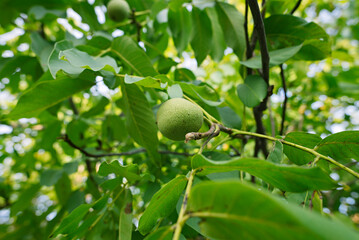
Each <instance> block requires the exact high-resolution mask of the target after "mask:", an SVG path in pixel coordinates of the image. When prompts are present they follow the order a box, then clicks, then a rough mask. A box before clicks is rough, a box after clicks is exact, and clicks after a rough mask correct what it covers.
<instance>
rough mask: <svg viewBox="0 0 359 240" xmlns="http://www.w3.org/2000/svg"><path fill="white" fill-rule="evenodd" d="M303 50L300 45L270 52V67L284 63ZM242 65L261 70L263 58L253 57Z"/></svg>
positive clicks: (242, 62)
mask: <svg viewBox="0 0 359 240" xmlns="http://www.w3.org/2000/svg"><path fill="white" fill-rule="evenodd" d="M301 48H302V45H298V46H294V47H287V48H282V49H278V50H273V51H270V52H269V59H270V60H269V66H270V67H273V66H276V65H279V64H281V63H284V62H285V61H287V60H288V59H290V58H291V57H293V56H294V55H295V54H296V53H298V52H299V50H300V49H301ZM240 63H241V64H243V65H244V66H246V67H249V68H254V69H259V68H262V57H261V55H258V56H255V57H252V58H251V59H248V60H247V61H241V62H240Z"/></svg>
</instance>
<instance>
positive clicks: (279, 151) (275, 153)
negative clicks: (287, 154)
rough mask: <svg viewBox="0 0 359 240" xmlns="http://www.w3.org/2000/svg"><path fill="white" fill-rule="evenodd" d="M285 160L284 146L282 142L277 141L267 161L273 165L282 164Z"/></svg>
mask: <svg viewBox="0 0 359 240" xmlns="http://www.w3.org/2000/svg"><path fill="white" fill-rule="evenodd" d="M282 160H283V144H282V143H281V142H280V141H275V143H274V147H273V149H272V150H271V152H270V153H269V155H268V157H267V161H270V162H273V163H281V162H282Z"/></svg>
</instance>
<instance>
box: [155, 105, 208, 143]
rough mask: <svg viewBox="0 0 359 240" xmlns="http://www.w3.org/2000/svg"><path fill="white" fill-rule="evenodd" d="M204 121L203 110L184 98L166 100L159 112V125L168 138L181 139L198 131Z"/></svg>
mask: <svg viewBox="0 0 359 240" xmlns="http://www.w3.org/2000/svg"><path fill="white" fill-rule="evenodd" d="M202 123H203V113H202V110H201V109H200V108H199V107H198V106H197V105H195V104H193V103H191V102H190V101H188V100H185V99H183V98H172V99H170V100H168V101H166V102H164V103H163V104H162V105H161V107H160V108H159V109H158V112H157V125H158V129H159V130H160V132H161V133H162V134H163V135H164V136H165V137H167V138H169V139H172V140H175V141H181V140H184V139H185V135H186V134H187V133H189V132H197V131H198V130H199V129H200V128H201V126H202Z"/></svg>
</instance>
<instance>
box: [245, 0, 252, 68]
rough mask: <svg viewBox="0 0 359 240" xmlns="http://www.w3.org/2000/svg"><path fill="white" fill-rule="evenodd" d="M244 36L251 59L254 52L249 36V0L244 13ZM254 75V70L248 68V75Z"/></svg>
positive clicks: (247, 56) (248, 55)
mask: <svg viewBox="0 0 359 240" xmlns="http://www.w3.org/2000/svg"><path fill="white" fill-rule="evenodd" d="M244 34H245V38H246V59H247V60H248V59H250V58H251V57H252V54H253V51H252V46H251V44H250V42H249V34H248V0H246V8H245V12H244ZM251 74H252V69H251V68H249V67H247V75H251Z"/></svg>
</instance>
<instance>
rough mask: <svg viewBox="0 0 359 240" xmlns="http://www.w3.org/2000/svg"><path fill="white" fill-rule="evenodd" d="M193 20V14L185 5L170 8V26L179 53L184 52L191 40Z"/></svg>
mask: <svg viewBox="0 0 359 240" xmlns="http://www.w3.org/2000/svg"><path fill="white" fill-rule="evenodd" d="M191 20H192V19H191V15H190V13H189V12H188V10H187V9H186V8H185V7H180V8H177V9H171V8H170V9H168V26H169V29H170V30H171V35H172V38H173V41H174V44H175V46H176V48H177V51H178V53H182V52H183V51H184V50H185V49H186V47H187V45H188V43H189V41H190V37H191V31H192V21H191ZM184 29H185V31H184Z"/></svg>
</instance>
